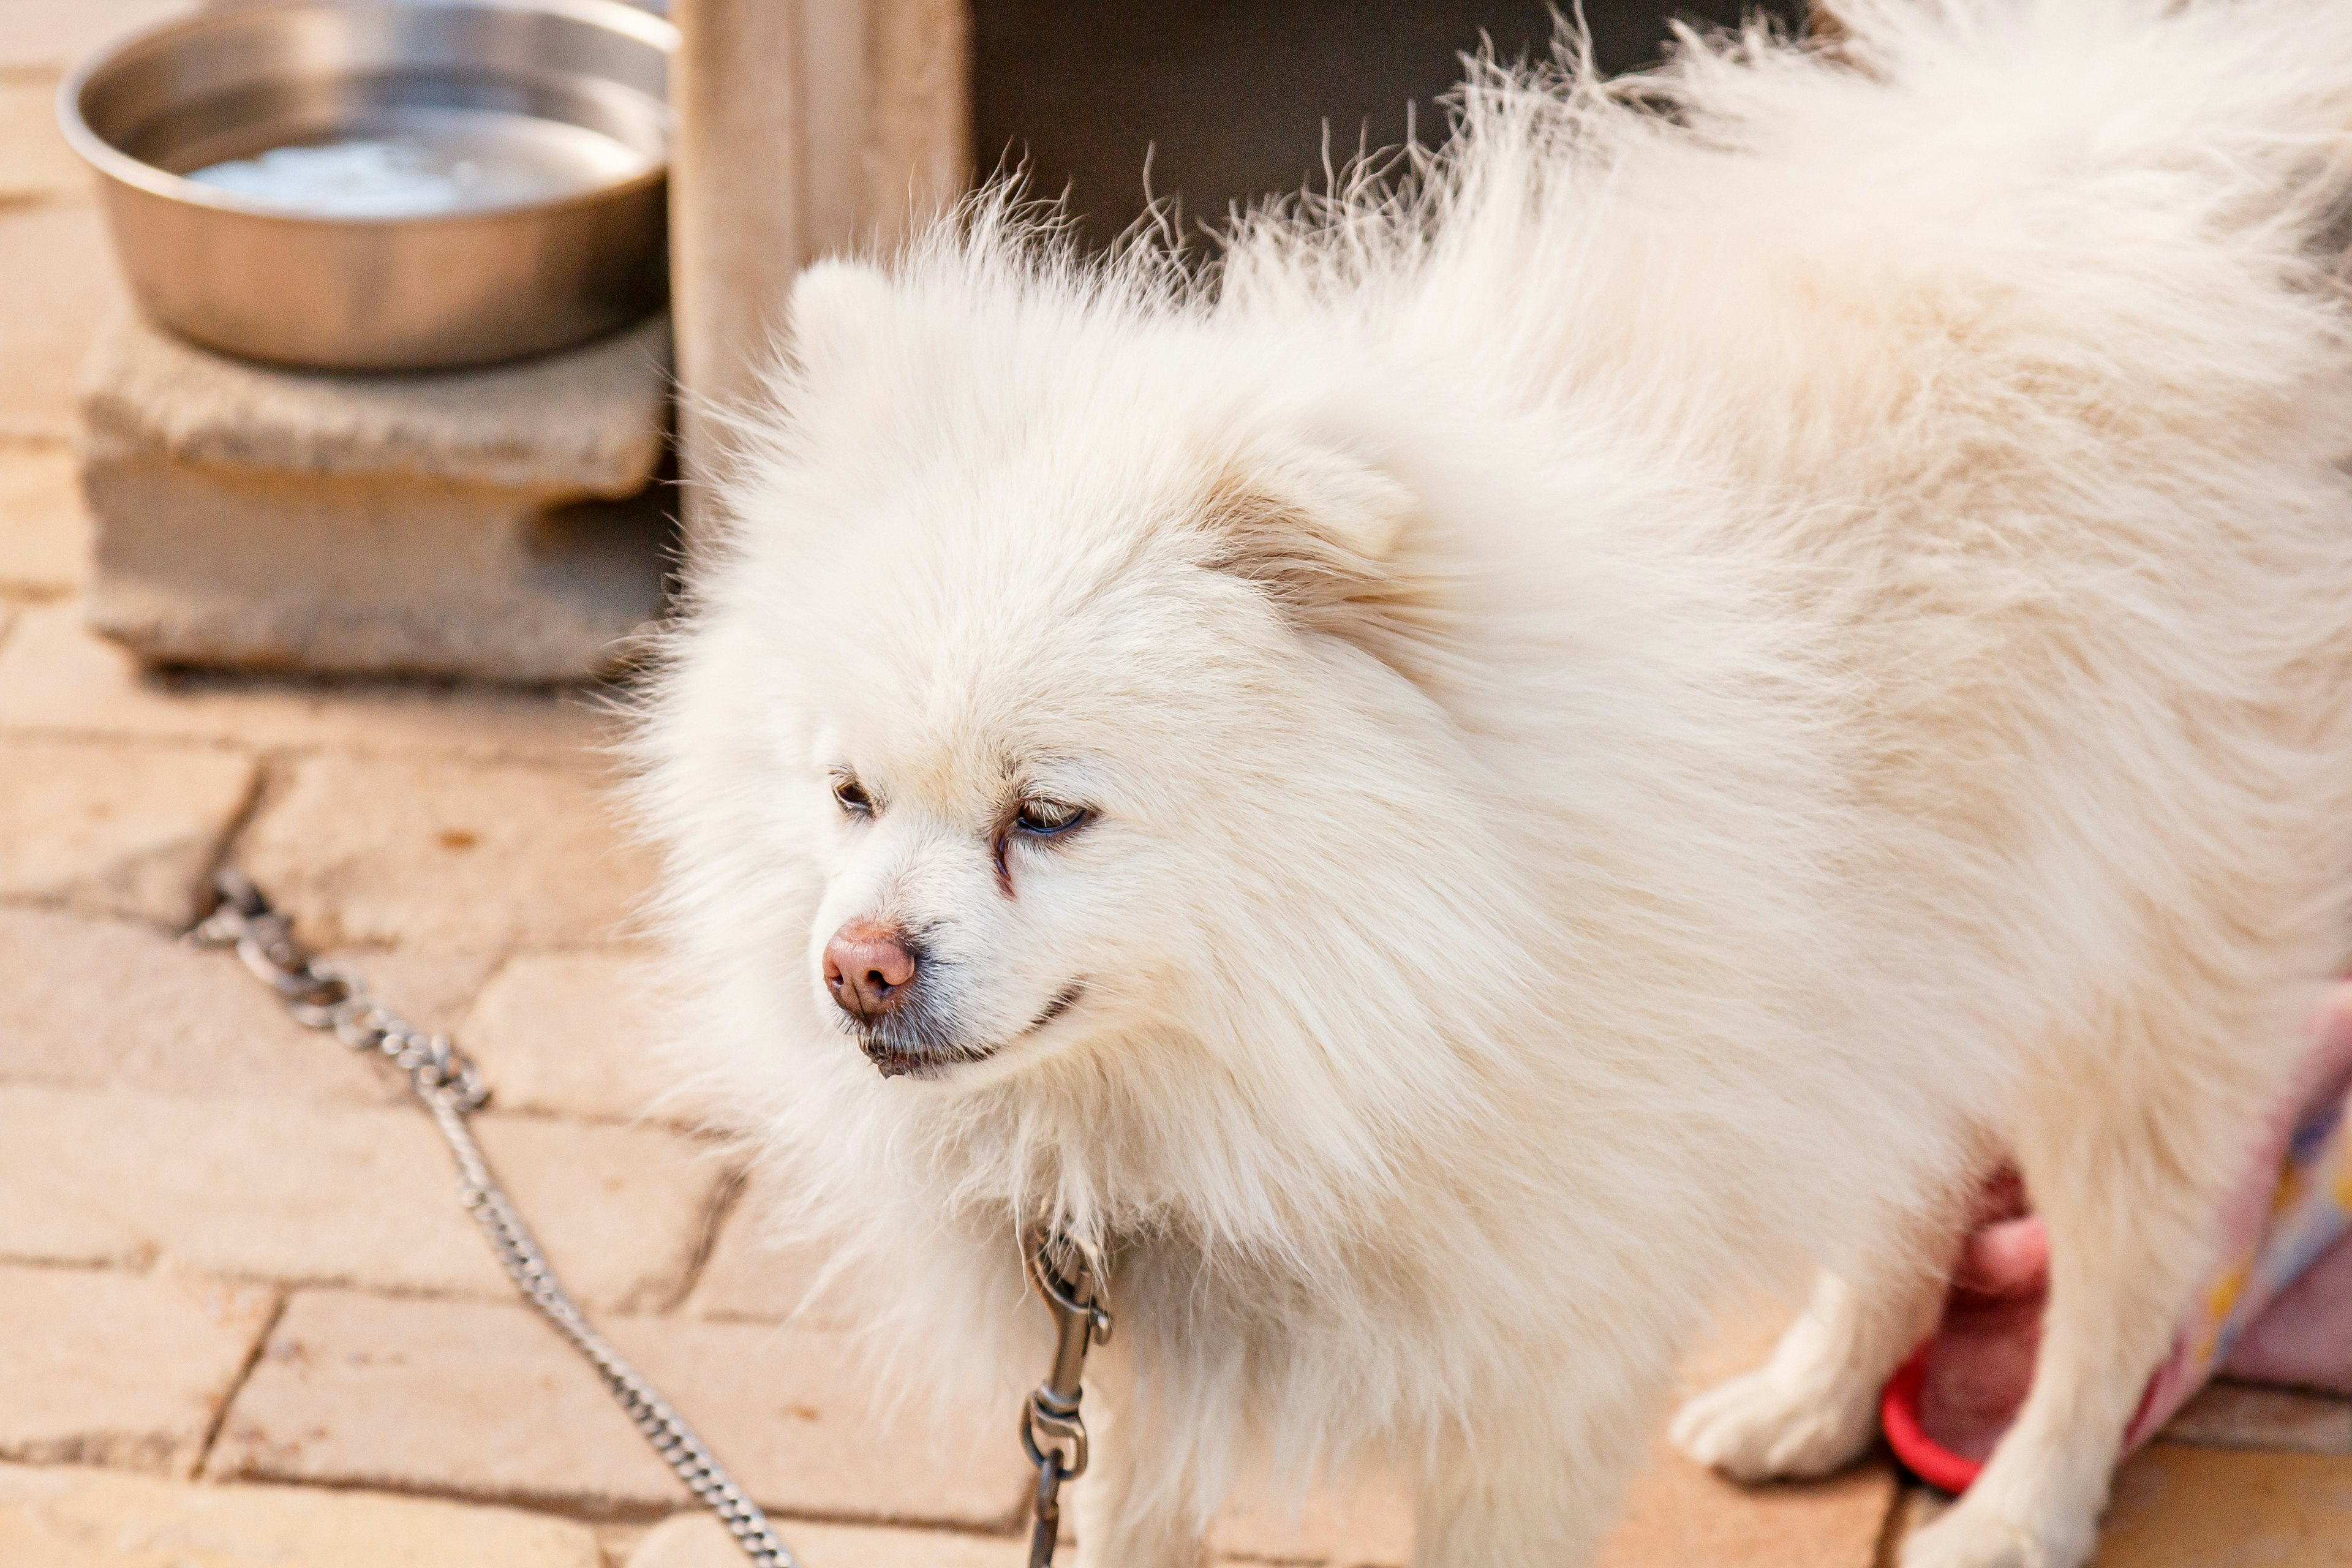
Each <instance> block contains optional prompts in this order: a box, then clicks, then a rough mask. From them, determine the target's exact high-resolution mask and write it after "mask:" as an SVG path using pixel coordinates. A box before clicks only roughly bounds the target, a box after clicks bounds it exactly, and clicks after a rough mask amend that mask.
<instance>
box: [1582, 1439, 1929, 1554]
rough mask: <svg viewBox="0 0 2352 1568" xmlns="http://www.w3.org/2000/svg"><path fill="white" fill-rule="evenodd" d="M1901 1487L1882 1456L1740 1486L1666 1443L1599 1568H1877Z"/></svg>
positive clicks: (1605, 1545) (1627, 1506)
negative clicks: (1826, 1471) (1800, 1477)
mask: <svg viewBox="0 0 2352 1568" xmlns="http://www.w3.org/2000/svg"><path fill="white" fill-rule="evenodd" d="M1895 1492H1896V1487H1895V1474H1894V1471H1893V1469H1892V1468H1890V1467H1889V1466H1888V1465H1887V1464H1886V1463H1885V1461H1883V1460H1877V1459H1874V1460H1872V1461H1869V1462H1867V1463H1865V1464H1864V1465H1862V1466H1860V1467H1859V1468H1855V1469H1853V1470H1849V1471H1847V1472H1846V1473H1845V1474H1843V1475H1840V1476H1835V1477H1832V1478H1831V1479H1828V1480H1823V1481H1811V1482H1804V1483H1799V1484H1787V1485H1777V1486H1761V1487H1743V1486H1740V1485H1738V1484H1737V1483H1735V1482H1732V1481H1727V1480H1725V1479H1723V1478H1722V1477H1720V1476H1717V1475H1716V1474H1714V1473H1713V1472H1711V1471H1708V1470H1706V1469H1702V1468H1700V1467H1698V1466H1696V1465H1695V1464H1693V1463H1691V1462H1690V1461H1689V1460H1688V1459H1685V1458H1683V1457H1682V1456H1681V1455H1680V1454H1677V1453H1675V1452H1674V1451H1673V1450H1672V1449H1671V1448H1668V1447H1666V1446H1665V1445H1664V1444H1663V1443H1661V1444H1659V1445H1658V1447H1657V1449H1656V1452H1655V1457H1654V1458H1653V1460H1652V1462H1651V1466H1650V1468H1649V1470H1648V1471H1647V1472H1646V1473H1645V1474H1644V1475H1643V1477H1642V1479H1640V1480H1638V1481H1636V1482H1635V1483H1634V1484H1633V1490H1632V1492H1631V1493H1630V1494H1629V1495H1628V1496H1627V1498H1626V1502H1625V1510H1624V1513H1623V1516H1622V1518H1621V1519H1620V1520H1619V1521H1618V1523H1617V1527H1616V1529H1615V1530H1614V1531H1612V1533H1611V1535H1610V1536H1609V1539H1608V1540H1607V1541H1606V1542H1604V1543H1603V1544H1602V1546H1601V1552H1600V1554H1599V1555H1598V1556H1597V1557H1596V1558H1595V1559H1594V1560H1593V1568H1668V1565H1672V1568H1871V1565H1872V1563H1874V1562H1875V1561H1876V1556H1877V1551H1878V1542H1879V1537H1880V1535H1881V1533H1882V1532H1883V1531H1885V1525H1886V1519H1887V1513H1888V1510H1890V1509H1891V1508H1892V1507H1893V1506H1894V1504H1895Z"/></svg>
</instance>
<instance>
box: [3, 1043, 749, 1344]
mask: <svg viewBox="0 0 2352 1568" xmlns="http://www.w3.org/2000/svg"><path fill="white" fill-rule="evenodd" d="M476 1130H477V1134H478V1137H479V1138H480V1140H481V1143H482V1147H483V1149H484V1151H485V1152H487V1153H488V1156H489V1158H490V1161H491V1163H492V1164H493V1166H494V1167H495V1168H496V1169H497V1171H498V1173H499V1176H500V1177H501V1179H503V1180H504V1181H505V1183H506V1184H507V1185H508V1186H509V1189H510V1190H511V1191H512V1192H513V1194H514V1196H515V1201H516V1202H517V1203H518V1204H519V1205H521V1207H522V1209H523V1211H524V1213H525V1214H527V1215H529V1216H530V1221H531V1224H532V1226H533V1228H534V1229H535V1230H536V1232H537V1234H538V1236H539V1238H540V1240H541V1243H542V1244H544V1245H545V1247H546V1248H547V1252H548V1256H549V1257H550V1258H552V1259H553V1260H554V1262H555V1265H556V1267H557V1268H559V1269H560V1270H562V1273H563V1276H564V1278H565V1279H566V1280H567V1282H568V1283H569V1284H570V1285H571V1287H572V1290H573V1291H574V1293H576V1294H577V1295H578V1296H579V1297H580V1298H581V1300H583V1301H585V1302H588V1303H591V1304H595V1305H612V1306H644V1307H660V1306H665V1305H667V1303H668V1302H669V1301H670V1300H673V1299H674V1298H675V1297H676V1296H677V1293H678V1292H679V1291H680V1290H682V1289H684V1286H685V1281H686V1271H687V1269H688V1268H689V1267H690V1265H691V1264H692V1261H693V1258H694V1256H695V1254H696V1252H697V1251H698V1248H699V1246H700V1243H701V1238H702V1232H703V1227H704V1226H705V1225H706V1224H707V1215H708V1213H709V1206H710V1203H711V1200H712V1197H713V1194H715V1192H716V1190H717V1188H718V1186H719V1183H720V1182H721V1181H722V1180H723V1179H724V1175H725V1173H724V1171H723V1170H722V1169H721V1168H720V1167H719V1165H718V1164H717V1163H715V1162H713V1161H711V1160H710V1159H709V1157H708V1156H707V1155H706V1154H705V1153H704V1152H702V1151H701V1150H700V1149H698V1147H697V1146H695V1145H693V1144H691V1143H688V1142H686V1141H685V1140H683V1139H680V1138H677V1137H676V1136H675V1135H673V1134H670V1133H667V1132H661V1131H654V1130H651V1129H642V1128H625V1127H585V1126H576V1125H569V1124H563V1123H551V1122H541V1121H530V1120H527V1119H506V1120H501V1119H499V1118H497V1117H483V1118H480V1119H478V1121H477V1124H476ZM0 1192H5V1193H7V1194H9V1195H10V1200H11V1201H10V1202H9V1203H7V1204H5V1205H0V1258H25V1259H30V1260H34V1261H50V1260H75V1259H99V1258H124V1257H130V1258H140V1257H147V1256H155V1257H161V1258H164V1259H165V1260H167V1261H168V1262H171V1263H173V1264H174V1265H177V1266H178V1267H180V1268H185V1269H188V1270H191V1271H195V1272H202V1273H206V1274H214V1275H219V1276H224V1277H226V1278H231V1279H257V1280H276V1281H284V1282H287V1283H322V1282H323V1283H335V1284H342V1283H351V1284H358V1285H362V1286H368V1287H373V1288H377V1289H394V1290H422V1291H436V1292H443V1291H446V1292H454V1293H463V1294H467V1295H472V1296H477V1297H487V1298H491V1299H504V1298H505V1297H506V1296H507V1295H508V1294H509V1292H510V1290H511V1289H512V1287H511V1286H510V1285H509V1282H508V1280H507V1279H506V1277H505V1275H504V1274H503V1273H502V1272H501V1271H500V1270H499V1268H498V1266H497V1264H496V1263H495V1261H494V1260H493V1258H492V1257H491V1255H490V1252H489V1248H488V1245H487V1244H486V1243H485V1242H484V1240H483V1238H482V1237H481V1236H480V1234H479V1233H478V1231H477V1229H476V1228H475V1226H474V1225H473V1223H472V1221H471V1220H470V1219H469V1218H468V1217H467V1215H466V1214H465V1211H464V1210H463V1209H462V1208H461V1207H460V1206H459V1205H458V1203H457V1181H456V1176H455V1174H454V1173H453V1171H452V1168H451V1165H450V1162H449V1156H448V1154H447V1153H446V1151H445V1150H444V1149H443V1147H442V1145H441V1142H440V1140H439V1137H438V1135H437V1134H436V1132H435V1131H434V1130H433V1128H432V1125H431V1123H430V1122H429V1121H427V1119H426V1118H425V1117H424V1116H423V1115H422V1114H421V1113H419V1112H417V1111H416V1110H413V1109H410V1108H408V1107H405V1106H398V1107H390V1108H386V1109H383V1110H362V1109H343V1108H340V1107H337V1108H326V1107H320V1106H312V1105H302V1104H296V1103H292V1102H278V1103H275V1104H273V1103H270V1102H268V1101H264V1100H176V1099H163V1098H159V1097H155V1096H149V1095H138V1094H129V1093H119V1092H118V1093H110V1094H96V1093H89V1092H84V1091H78V1090H72V1089H35V1088H25V1087H16V1088H0Z"/></svg>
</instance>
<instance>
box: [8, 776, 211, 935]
mask: <svg viewBox="0 0 2352 1568" xmlns="http://www.w3.org/2000/svg"><path fill="white" fill-rule="evenodd" d="M256 776H257V775H256V772H255V768H254V764H253V762H252V760H251V759H250V758H248V757H247V756H245V755H243V754H242V753H240V752H229V751H222V750H219V749H217V748H215V747H209V746H155V745H143V744H130V743H124V742H85V741H68V740H46V739H40V738H37V737H32V736H25V735H0V899H25V900H39V901H42V902H45V903H54V904H58V905H62V906H63V907H65V908H67V909H70V910H83V911H87V912H90V913H99V914H119V915H128V916H132V917H134V918H137V919H141V920H147V921H154V922H155V923H156V924H158V925H162V926H168V927H171V928H173V929H174V930H178V929H184V928H185V927H186V926H187V925H188V923H189V922H190V921H193V920H194V918H195V915H196V910H197V903H196V899H197V894H198V891H199V889H200V888H201V887H202V885H203V883H204V880H205V876H206V874H207V873H208V872H209V871H210V870H211V868H212V866H213V862H214V859H215V857H216V856H217V855H218V854H219V852H220V848H221V845H222V842H223V840H224V839H225V838H226V836H227V834H228V831H229V828H230V827H231V826H232V825H234V823H235V822H236V818H237V816H238V814H239V813H240V812H242V811H243V810H244V808H245V805H246V803H247V800H248V799H249V798H250V796H251V795H252V793H253V788H254V784H255V782H256Z"/></svg>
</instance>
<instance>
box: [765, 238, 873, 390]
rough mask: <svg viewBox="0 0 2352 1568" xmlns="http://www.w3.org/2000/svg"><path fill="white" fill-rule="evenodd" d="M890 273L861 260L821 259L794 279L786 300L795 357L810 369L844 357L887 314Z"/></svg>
mask: <svg viewBox="0 0 2352 1568" xmlns="http://www.w3.org/2000/svg"><path fill="white" fill-rule="evenodd" d="M894 308H895V301H894V300H893V299H892V298H891V289H890V279H888V278H887V276H886V275H884V273H883V272H882V271H881V269H880V268H874V267H869V266H867V265H866V263H864V262H862V261H841V260H830V261H820V262H818V263H816V264H815V265H814V266H813V267H810V268H807V269H805V270H804V271H803V272H802V273H801V275H800V276H799V277H798V278H796V279H793V292H792V297H791V298H790V300H787V301H786V303H785V306H784V324H785V326H786V327H787V328H788V329H789V330H790V331H791V334H792V346H793V358H794V359H796V360H798V361H799V362H800V363H802V364H803V366H805V367H807V368H809V369H811V370H818V369H824V368H827V367H829V366H832V365H835V364H838V363H844V362H845V361H846V360H847V358H848V357H849V356H850V355H851V354H853V353H856V350H857V347H858V345H859V344H861V343H869V342H871V340H872V337H873V334H874V333H875V332H876V331H878V330H879V329H880V327H881V325H882V323H883V322H884V321H887V320H888V319H889V316H890V313H891V311H892V310H893V309H894Z"/></svg>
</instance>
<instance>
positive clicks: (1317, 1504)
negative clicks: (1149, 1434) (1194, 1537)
mask: <svg viewBox="0 0 2352 1568" xmlns="http://www.w3.org/2000/svg"><path fill="white" fill-rule="evenodd" d="M1209 1547H1210V1550H1211V1551H1213V1552H1216V1553H1218V1554H1219V1555H1220V1556H1223V1557H1230V1558H1232V1559H1234V1560H1236V1561H1242V1562H1255V1563H1267V1562H1272V1563H1328V1564H1330V1565H1331V1568H1397V1565H1399V1564H1402V1563H1404V1562H1405V1561H1406V1560H1407V1559H1408V1557H1409V1556H1410V1555H1411V1553H1412V1498H1411V1497H1410V1495H1409V1494H1408V1493H1407V1492H1406V1490H1405V1489H1404V1486H1403V1485H1402V1483H1401V1482H1398V1481H1396V1480H1393V1479H1389V1478H1386V1477H1378V1476H1376V1477H1370V1478H1366V1479H1358V1480H1355V1481H1352V1482H1349V1483H1347V1484H1342V1485H1335V1486H1328V1487H1321V1488H1318V1489H1314V1490H1311V1491H1309V1492H1308V1493H1307V1495H1306V1496H1305V1497H1304V1498H1300V1497H1296V1496H1289V1495H1276V1494H1273V1493H1264V1492H1250V1491H1246V1490H1245V1491H1244V1492H1243V1493H1242V1494H1241V1495H1239V1496H1237V1497H1235V1498H1234V1500H1233V1501H1232V1502H1231V1503H1229V1504H1227V1505H1226V1508H1225V1511H1224V1512H1223V1514H1222V1515H1221V1516H1219V1518H1218V1520H1217V1524H1216V1528H1215V1529H1214V1530H1213V1531H1211V1532H1210V1535H1209Z"/></svg>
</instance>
